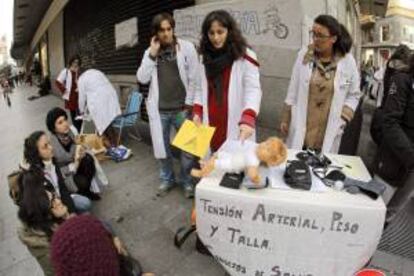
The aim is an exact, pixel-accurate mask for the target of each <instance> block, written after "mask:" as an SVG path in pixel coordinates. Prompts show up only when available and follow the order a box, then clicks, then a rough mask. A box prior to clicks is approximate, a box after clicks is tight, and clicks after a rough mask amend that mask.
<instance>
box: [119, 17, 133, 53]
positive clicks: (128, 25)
mask: <svg viewBox="0 0 414 276" xmlns="http://www.w3.org/2000/svg"><path fill="white" fill-rule="evenodd" d="M137 43H138V17H133V18H130V19H128V20H125V21H123V22H121V23H118V24H116V25H115V47H116V49H119V48H122V47H133V46H134V45H136V44H137Z"/></svg>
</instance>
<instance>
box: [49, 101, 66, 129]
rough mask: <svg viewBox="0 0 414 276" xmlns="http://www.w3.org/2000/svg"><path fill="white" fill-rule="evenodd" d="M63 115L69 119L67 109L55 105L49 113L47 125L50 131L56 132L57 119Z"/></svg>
mask: <svg viewBox="0 0 414 276" xmlns="http://www.w3.org/2000/svg"><path fill="white" fill-rule="evenodd" d="M61 116H64V117H65V119H68V115H67V114H66V111H65V110H63V109H62V108H60V107H55V108H53V109H51V110H50V111H49V112H48V113H47V115H46V126H47V129H48V130H49V131H50V132H52V133H55V123H56V120H57V119H59V117H61Z"/></svg>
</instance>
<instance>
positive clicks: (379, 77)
mask: <svg viewBox="0 0 414 276" xmlns="http://www.w3.org/2000/svg"><path fill="white" fill-rule="evenodd" d="M384 74H385V66H383V67H380V68H379V69H378V70H377V71H376V72H375V73H374V86H373V87H372V92H373V94H374V96H375V98H376V101H377V103H376V106H377V107H379V106H380V105H381V103H382V98H383V97H384Z"/></svg>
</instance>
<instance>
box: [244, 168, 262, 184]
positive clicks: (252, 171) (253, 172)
mask: <svg viewBox="0 0 414 276" xmlns="http://www.w3.org/2000/svg"><path fill="white" fill-rule="evenodd" d="M246 172H247V176H248V177H249V178H250V180H251V181H252V182H253V183H255V184H259V183H260V174H259V167H256V166H249V167H247V168H246Z"/></svg>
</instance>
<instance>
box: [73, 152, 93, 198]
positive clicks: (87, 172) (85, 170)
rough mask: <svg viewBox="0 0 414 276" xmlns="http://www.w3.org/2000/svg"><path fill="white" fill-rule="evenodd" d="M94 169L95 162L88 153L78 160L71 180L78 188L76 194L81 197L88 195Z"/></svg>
mask: <svg viewBox="0 0 414 276" xmlns="http://www.w3.org/2000/svg"><path fill="white" fill-rule="evenodd" d="M95 173H96V168H95V162H94V159H93V157H92V156H91V155H89V154H88V153H87V154H85V156H84V157H83V158H82V159H81V160H80V162H79V167H78V170H77V171H76V174H75V175H74V176H73V180H74V181H75V183H76V186H77V187H78V192H79V194H81V195H85V196H88V195H89V194H90V188H91V183H92V179H93V177H94V176H95Z"/></svg>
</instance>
